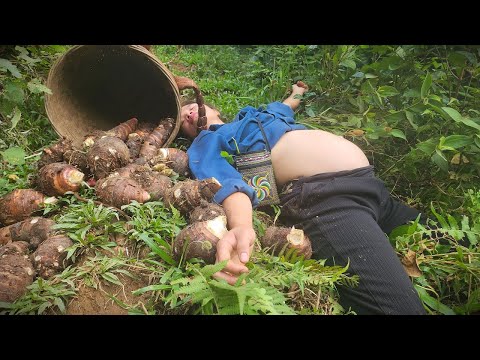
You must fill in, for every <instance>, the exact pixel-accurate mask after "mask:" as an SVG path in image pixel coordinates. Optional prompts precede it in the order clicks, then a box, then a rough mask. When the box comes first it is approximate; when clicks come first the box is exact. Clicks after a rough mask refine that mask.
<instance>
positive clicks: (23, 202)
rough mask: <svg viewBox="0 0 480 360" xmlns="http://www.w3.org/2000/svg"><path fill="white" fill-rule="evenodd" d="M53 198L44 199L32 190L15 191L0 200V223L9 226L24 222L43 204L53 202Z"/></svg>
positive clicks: (43, 196) (39, 193)
mask: <svg viewBox="0 0 480 360" xmlns="http://www.w3.org/2000/svg"><path fill="white" fill-rule="evenodd" d="M55 201H56V199H55V198H46V197H45V195H43V194H42V193H41V192H39V191H36V190H33V189H16V190H13V191H12V192H11V193H9V194H7V195H5V196H3V197H2V198H0V209H1V211H0V223H2V224H4V225H11V224H14V223H16V222H19V221H22V220H25V219H26V218H28V217H29V216H31V215H32V214H33V213H34V212H35V211H38V210H40V209H41V208H42V207H43V205H44V204H47V203H53V202H55Z"/></svg>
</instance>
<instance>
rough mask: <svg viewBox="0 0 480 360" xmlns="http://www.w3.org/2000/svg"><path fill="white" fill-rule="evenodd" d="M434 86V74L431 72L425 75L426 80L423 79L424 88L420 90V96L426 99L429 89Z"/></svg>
mask: <svg viewBox="0 0 480 360" xmlns="http://www.w3.org/2000/svg"><path fill="white" fill-rule="evenodd" d="M431 86H432V75H430V73H428V74H427V76H425V80H423V84H422V89H421V90H420V96H421V97H422V99H424V98H425V97H426V96H427V93H428V90H429V89H430V87H431Z"/></svg>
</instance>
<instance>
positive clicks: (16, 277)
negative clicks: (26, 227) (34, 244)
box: [0, 242, 35, 303]
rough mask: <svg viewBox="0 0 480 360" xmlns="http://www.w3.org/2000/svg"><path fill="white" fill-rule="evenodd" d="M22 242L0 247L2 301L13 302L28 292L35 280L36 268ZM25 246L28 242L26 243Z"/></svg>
mask: <svg viewBox="0 0 480 360" xmlns="http://www.w3.org/2000/svg"><path fill="white" fill-rule="evenodd" d="M20 243H22V242H17V243H12V244H8V245H5V246H3V247H2V248H0V250H1V251H2V255H0V301H2V302H8V303H12V302H14V301H15V300H17V299H18V298H20V297H21V296H22V295H23V294H25V293H26V292H27V286H28V285H30V284H31V283H32V282H33V278H34V276H35V270H34V268H33V264H32V262H31V261H30V259H29V257H28V255H26V252H22V249H21V247H19V245H20ZM23 247H24V248H27V247H28V244H24V246H23Z"/></svg>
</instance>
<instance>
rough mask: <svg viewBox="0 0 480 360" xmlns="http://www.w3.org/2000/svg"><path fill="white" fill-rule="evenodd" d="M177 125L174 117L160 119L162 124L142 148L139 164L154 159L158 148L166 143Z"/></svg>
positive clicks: (149, 136)
mask: <svg viewBox="0 0 480 360" xmlns="http://www.w3.org/2000/svg"><path fill="white" fill-rule="evenodd" d="M174 127H175V120H173V119H172V118H166V119H163V120H161V121H160V124H159V125H158V126H157V127H156V128H155V129H154V130H153V131H152V132H151V134H149V135H148V137H147V138H146V139H145V142H144V143H143V145H142V147H141V149H140V155H139V159H137V163H138V164H142V163H144V162H147V161H149V160H150V159H152V158H153V157H154V156H155V155H156V154H157V151H158V149H160V148H161V147H162V146H163V144H165V143H166V142H167V140H168V138H169V136H170V134H171V133H172V131H173V129H174Z"/></svg>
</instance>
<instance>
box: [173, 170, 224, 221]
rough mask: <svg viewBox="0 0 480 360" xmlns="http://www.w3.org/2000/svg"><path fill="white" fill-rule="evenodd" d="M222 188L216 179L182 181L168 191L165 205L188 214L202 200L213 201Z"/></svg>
mask: <svg viewBox="0 0 480 360" xmlns="http://www.w3.org/2000/svg"><path fill="white" fill-rule="evenodd" d="M221 187H222V185H221V184H220V183H219V182H218V181H217V179H215V178H209V179H204V180H184V181H180V182H178V183H177V184H175V186H173V187H172V188H170V189H168V190H167V193H166V194H165V203H166V204H167V205H173V206H175V207H176V208H177V209H178V210H180V212H181V213H183V214H187V213H189V212H191V211H192V210H193V209H195V208H196V207H197V206H199V205H200V204H201V201H202V200H206V201H211V200H212V199H213V196H214V195H215V193H216V192H217V191H218V190H220V188H221Z"/></svg>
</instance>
